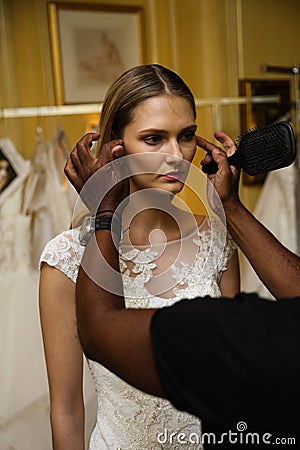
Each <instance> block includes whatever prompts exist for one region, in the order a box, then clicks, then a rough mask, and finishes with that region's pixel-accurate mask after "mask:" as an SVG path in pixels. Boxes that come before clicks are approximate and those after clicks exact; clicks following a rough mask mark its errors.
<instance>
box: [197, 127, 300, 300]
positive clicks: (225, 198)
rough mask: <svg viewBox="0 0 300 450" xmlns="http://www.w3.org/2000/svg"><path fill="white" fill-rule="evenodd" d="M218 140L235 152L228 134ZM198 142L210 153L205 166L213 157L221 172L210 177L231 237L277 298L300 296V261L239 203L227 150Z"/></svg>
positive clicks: (236, 176)
mask: <svg viewBox="0 0 300 450" xmlns="http://www.w3.org/2000/svg"><path fill="white" fill-rule="evenodd" d="M215 137H216V138H217V139H218V140H219V141H220V142H221V143H222V144H223V145H224V147H225V148H226V149H227V151H228V152H229V155H231V154H232V153H233V152H234V151H235V144H234V142H233V141H232V139H230V138H229V137H228V136H227V135H226V134H224V133H222V132H216V133H215ZM197 139H198V141H197V143H198V145H199V146H201V147H202V148H203V149H204V150H206V151H207V152H208V156H207V157H206V158H205V160H203V161H202V163H204V164H205V163H208V162H210V160H211V157H213V159H214V160H215V161H216V162H217V164H218V172H217V173H216V174H213V175H209V176H208V178H209V180H210V181H211V183H212V185H213V186H214V188H215V189H216V191H217V193H218V195H219V196H220V199H221V201H222V204H223V208H224V212H225V216H226V221H227V226H228V228H229V231H230V233H231V235H232V237H233V238H234V239H235V241H236V243H237V244H238V245H239V247H240V249H241V250H242V252H243V253H244V254H245V255H246V257H247V258H248V260H249V262H250V264H251V265H252V267H253V268H254V270H255V272H256V273H257V275H258V277H259V278H260V279H261V281H262V282H263V283H264V284H265V286H266V287H267V288H268V289H269V291H270V292H271V293H272V294H273V295H274V297H275V298H283V297H285V298H292V297H296V296H299V295H300V258H299V257H298V256H297V255H295V254H294V253H292V252H291V251H289V250H288V249H287V248H286V247H284V246H283V245H282V244H281V243H280V242H279V241H278V240H277V239H276V238H275V236H274V235H273V234H272V233H271V232H270V231H269V230H268V229H267V228H265V227H264V226H263V225H262V224H261V223H260V222H259V221H258V220H257V219H256V218H255V217H254V216H253V215H252V214H251V213H250V212H249V211H248V210H247V208H245V206H244V205H243V204H242V203H241V202H240V199H239V196H238V183H239V171H238V169H237V168H235V167H229V165H228V160H227V156H226V154H225V153H224V151H223V150H221V149H220V148H218V147H217V146H216V145H214V144H212V143H210V142H208V141H206V140H205V139H203V138H197Z"/></svg>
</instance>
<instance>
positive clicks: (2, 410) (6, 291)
mask: <svg viewBox="0 0 300 450" xmlns="http://www.w3.org/2000/svg"><path fill="white" fill-rule="evenodd" d="M40 150H41V158H39V159H38V161H35V163H36V164H38V163H39V166H38V167H37V166H35V167H33V165H32V164H33V163H32V162H31V161H28V160H24V158H23V157H22V156H21V155H20V154H19V153H18V152H17V150H16V149H15V147H14V145H13V143H12V142H11V141H10V140H9V139H1V140H0V151H1V153H2V154H3V155H4V157H5V158H6V159H7V160H8V161H9V162H10V165H11V167H12V168H13V169H14V172H15V174H16V176H15V177H14V178H13V179H12V181H11V182H10V183H9V184H7V185H6V186H5V187H4V188H3V189H2V191H1V192H0V236H1V246H0V286H1V290H0V292H1V295H0V338H1V340H0V341H1V346H0V360H1V369H0V449H1V450H36V449H37V450H51V449H52V441H51V429H50V418H49V416H50V412H49V394H48V381H47V374H46V367H45V358H44V349H43V343H42V333H41V327H40V318H39V310H38V286H39V271H38V262H37V264H36V267H35V265H34V264H33V259H32V255H33V253H34V254H35V255H36V254H37V255H38V256H37V257H38V260H39V257H40V254H41V251H42V249H43V248H41V245H45V240H44V239H45V238H46V240H49V239H51V238H52V237H53V236H54V235H55V234H56V233H57V232H58V230H59V231H60V230H61V228H54V229H53V227H52V219H51V218H52V217H53V219H54V221H56V214H57V213H59V214H60V213H61V211H62V210H63V214H62V219H61V221H60V222H59V221H58V222H57V225H58V226H63V227H66V226H67V225H68V223H70V222H71V212H72V206H73V205H72V202H70V201H69V200H68V199H67V198H66V196H67V195H68V194H67V192H66V189H64V188H63V187H62V186H61V179H60V175H59V170H58V167H57V166H56V164H55V161H54V154H55V147H54V144H53V146H52V147H51V146H50V147H49V150H48V151H47V150H46V151H45V153H43V150H45V149H40ZM0 156H1V154H0ZM1 158H2V157H0V159H1ZM41 163H43V165H42V164H41ZM46 172H47V177H46V176H45V173H46ZM62 173H63V172H62ZM35 175H37V178H35ZM36 180H38V181H39V183H35V181H36ZM30 188H32V190H31V191H30ZM72 189H73V188H72ZM30 192H32V194H34V196H31V195H30ZM25 193H26V195H25V198H24V194H25ZM50 196H52V197H51V198H52V202H50V203H51V204H50V203H49V207H48V199H49V197H50ZM25 200H26V201H25ZM31 200H33V201H32V202H31ZM74 201H75V196H74ZM67 202H69V203H67ZM25 204H26V205H27V208H26V214H25V213H24V212H23V211H24V205H25ZM67 204H68V207H67V206H66V205H67ZM55 208H56V213H55V215H54V213H53V210H54V209H55ZM34 219H37V222H35V225H36V226H35V231H36V232H35V234H34V235H33V222H34ZM39 233H40V234H39ZM46 242H47V241H46ZM87 375H88V376H87V377H85V385H84V395H85V399H86V404H87V405H88V407H87V411H86V423H87V430H88V431H89V430H90V429H91V428H92V426H93V425H94V415H95V409H96V407H95V403H96V400H95V393H94V389H93V382H92V380H91V377H90V374H89V371H87Z"/></svg>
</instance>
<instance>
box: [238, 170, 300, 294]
mask: <svg viewBox="0 0 300 450" xmlns="http://www.w3.org/2000/svg"><path fill="white" fill-rule="evenodd" d="M295 180H296V168H295V165H294V164H292V165H291V166H289V167H285V168H283V169H280V170H275V171H274V172H270V173H269V174H268V175H267V178H266V180H265V182H264V184H263V187H262V190H261V193H260V196H259V199H258V200H257V203H256V206H255V209H254V212H253V214H254V216H255V217H256V218H257V219H258V220H259V221H260V222H261V223H262V224H263V225H264V226H265V227H266V228H268V229H269V230H270V231H271V233H273V234H274V236H276V237H277V239H278V240H279V241H280V242H281V243H282V244H283V245H284V246H285V247H287V248H288V249H289V250H291V251H292V252H294V253H296V251H297V239H296V214H295V211H296V203H295ZM266 264H267V261H266ZM241 289H242V290H243V291H244V292H256V293H257V294H258V295H260V296H261V297H265V298H269V299H274V297H273V296H272V294H271V293H270V291H269V290H268V289H267V288H266V287H265V285H264V284H263V283H262V282H261V281H260V279H259V278H258V276H257V275H256V273H255V271H254V270H253V268H252V266H251V264H250V263H249V261H248V260H247V258H246V257H245V256H244V255H243V254H242V255H241Z"/></svg>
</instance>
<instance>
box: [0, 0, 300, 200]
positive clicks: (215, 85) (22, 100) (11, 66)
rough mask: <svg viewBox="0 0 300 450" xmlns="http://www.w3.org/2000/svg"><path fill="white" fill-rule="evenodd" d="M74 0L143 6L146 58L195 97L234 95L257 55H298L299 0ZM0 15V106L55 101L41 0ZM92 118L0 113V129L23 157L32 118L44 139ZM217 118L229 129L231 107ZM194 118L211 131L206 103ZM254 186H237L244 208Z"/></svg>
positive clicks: (285, 60) (291, 59)
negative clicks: (14, 116)
mask: <svg viewBox="0 0 300 450" xmlns="http://www.w3.org/2000/svg"><path fill="white" fill-rule="evenodd" d="M75 2H76V0H72V1H70V3H75ZM77 2H78V3H90V4H91V3H95V4H101V3H110V4H116V5H118V4H124V5H139V6H142V7H143V10H144V19H145V20H144V34H145V37H146V39H145V42H146V52H145V53H146V54H145V62H147V63H150V62H158V63H161V64H163V65H165V66H167V67H169V68H171V69H174V70H176V71H177V72H178V73H179V74H180V75H181V76H182V77H183V78H184V79H185V81H186V82H187V83H188V84H189V86H190V87H191V89H192V91H193V92H194V95H195V97H196V98H205V97H220V96H221V97H224V96H235V95H238V79H239V77H254V78H257V77H262V78H263V77H265V76H266V75H265V74H263V73H261V72H260V66H261V64H262V63H268V64H272V65H288V66H289V65H293V64H294V63H296V62H299V61H300V54H299V53H300V46H299V42H300V30H299V27H298V24H299V23H300V2H299V1H298V0H184V1H182V0H110V1H109V2H107V0H104V1H102V0H94V1H92V0H88V2H85V1H84V0H80V1H77ZM0 22H1V23H0V25H1V27H0V30H1V36H0V51H1V54H0V56H1V67H0V107H6V108H9V107H18V106H20V107H26V106H41V105H53V104H55V91H54V80H53V70H52V60H51V44H50V36H49V24H48V16H47V1H46V0H0ZM95 102H97V99H95ZM97 119H98V117H97V115H95V114H94V115H82V116H78V115H72V116H65V117H51V118H44V117H35V118H23V119H5V120H4V119H1V118H0V137H4V136H8V137H10V138H11V139H12V140H13V141H14V143H15V145H16V147H17V149H18V150H19V151H20V152H21V153H22V154H23V155H24V156H25V157H27V158H29V157H30V156H31V155H32V152H33V149H34V146H35V133H36V127H37V126H42V127H43V130H44V134H45V138H46V139H48V138H50V137H51V136H52V134H53V132H54V130H55V129H56V127H57V126H61V127H62V128H63V129H64V130H65V131H66V134H67V136H68V138H69V141H70V142H71V144H73V143H74V142H75V141H76V140H77V139H78V137H79V136H80V135H81V134H82V133H84V132H85V130H86V127H87V125H88V124H89V123H90V122H91V120H93V121H95V120H97ZM222 122H223V129H224V131H227V132H228V133H230V134H232V136H233V137H236V136H237V135H238V133H239V115H238V108H237V107H228V106H226V107H222ZM198 125H199V132H200V133H201V134H203V135H204V136H205V137H207V138H209V139H212V133H213V130H214V126H215V122H214V116H213V111H212V109H211V108H210V107H206V108H199V109H198ZM199 159H200V156H199V157H198V159H197V158H196V162H197V161H198V160H199ZM258 193H259V188H248V187H247V188H245V187H242V196H243V198H244V200H245V201H246V202H247V203H248V205H249V207H250V208H252V207H253V206H254V203H255V199H256V198H257V195H258ZM185 195H186V194H184V196H185Z"/></svg>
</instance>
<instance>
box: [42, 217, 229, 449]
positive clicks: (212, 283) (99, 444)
mask: <svg viewBox="0 0 300 450" xmlns="http://www.w3.org/2000/svg"><path fill="white" fill-rule="evenodd" d="M207 223H208V221H205V224H204V225H203V226H201V227H200V228H199V229H198V230H197V231H196V232H195V233H194V234H193V235H192V236H190V237H189V242H188V243H187V248H188V249H189V250H190V248H191V246H193V248H194V251H193V258H192V261H190V260H189V257H188V256H187V254H185V255H184V256H183V257H182V258H181V260H180V261H178V262H177V263H176V264H174V265H173V266H172V268H171V273H170V274H169V275H170V276H171V278H172V279H173V285H174V288H173V289H172V295H171V296H169V298H163V297H159V296H156V295H153V294H151V293H150V291H149V286H150V285H151V280H153V276H152V275H153V274H154V275H155V270H156V268H157V266H158V264H157V263H159V258H158V253H159V252H157V251H156V250H157V249H156V248H152V249H151V250H149V249H148V250H147V249H146V250H143V251H141V250H138V249H134V248H132V247H131V248H128V247H125V246H124V245H123V244H122V243H121V246H120V258H119V261H120V268H121V272H122V277H123V285H124V295H125V303H126V306H127V307H134V308H136V307H143V308H152V307H154V308H157V307H159V308H160V307H163V306H169V305H171V304H173V303H175V302H177V301H179V300H180V299H182V298H193V297H196V296H204V295H211V296H215V297H218V296H220V289H219V287H218V282H219V280H220V277H221V274H222V272H223V271H224V270H226V267H227V263H228V261H229V259H230V258H231V256H232V254H233V252H234V250H235V248H236V246H235V244H234V243H233V241H232V239H231V238H229V237H228V238H227V234H226V230H225V229H224V227H223V225H222V224H221V223H220V222H219V221H218V220H216V219H211V228H210V227H209V226H208V225H207ZM211 229H213V230H214V231H216V232H214V233H212V231H211ZM212 235H214V237H212ZM178 242H179V241H178ZM224 243H225V246H224ZM176 245H177V244H176ZM83 252H84V247H82V246H81V245H80V243H79V231H78V230H76V229H75V230H68V231H65V232H63V233H61V234H60V235H58V236H57V237H55V238H54V239H53V240H51V241H50V242H49V243H48V244H47V246H46V247H45V249H44V252H43V254H42V256H41V263H42V262H46V263H47V264H49V265H50V266H53V267H56V268H57V269H58V270H60V271H62V272H63V273H64V274H65V275H66V276H67V277H69V278H70V279H71V280H72V281H73V282H74V283H75V282H76V278H77V274H78V269H79V265H80V261H81V258H82V255H83ZM185 256H186V259H185ZM74 307H75V306H74ZM88 364H89V367H90V371H91V374H92V377H93V380H94V383H95V389H96V392H97V395H98V411H97V421H96V425H95V427H94V430H93V432H92V435H91V438H90V444H89V449H90V450H106V449H111V450H116V449H119V448H120V449H124V450H128V449H131V450H150V449H151V450H154V449H165V450H175V449H179V448H180V449H181V448H182V444H179V443H178V441H177V440H176V436H178V434H179V433H185V436H186V439H189V438H190V437H191V440H192V437H193V436H194V440H192V442H193V443H192V442H191V443H189V444H188V447H187V448H189V450H191V449H199V448H201V446H200V445H199V442H198V443H196V440H195V436H198V439H199V440H200V435H201V423H200V421H199V420H198V419H197V418H195V417H194V416H192V415H190V414H187V413H183V412H180V411H178V410H176V409H175V408H174V407H173V406H172V405H171V404H170V403H169V402H168V401H167V400H163V399H159V398H156V397H153V396H151V395H147V394H144V393H142V392H141V391H139V390H137V389H135V388H133V387H131V386H129V385H128V384H127V383H125V382H124V381H123V380H121V379H120V378H119V377H117V376H115V375H114V374H112V373H111V372H109V371H108V370H107V369H106V368H104V367H103V366H101V365H100V364H98V363H96V362H94V361H90V360H89V361H88ZM203 370H205V367H204V368H203ZM166 431H167V433H168V439H167V442H165V438H164V437H163V434H164V433H165V432H166ZM171 433H175V434H174V435H173V438H170V435H171ZM192 433H193V434H192ZM174 436H175V438H174Z"/></svg>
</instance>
